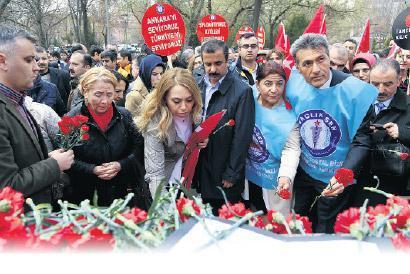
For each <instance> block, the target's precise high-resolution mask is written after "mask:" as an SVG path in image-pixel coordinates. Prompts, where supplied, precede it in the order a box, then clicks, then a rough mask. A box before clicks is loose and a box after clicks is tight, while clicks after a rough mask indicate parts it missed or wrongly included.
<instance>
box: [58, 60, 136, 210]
mask: <svg viewBox="0 0 410 274" xmlns="http://www.w3.org/2000/svg"><path fill="white" fill-rule="evenodd" d="M116 85H117V79H116V78H115V76H114V75H113V74H112V73H111V72H110V71H108V70H107V69H105V68H104V67H95V68H92V69H90V70H89V71H87V72H86V73H85V74H84V75H83V76H82V77H81V79H80V83H79V89H80V92H81V94H82V95H83V96H84V102H83V103H82V104H81V105H78V106H77V107H75V108H73V109H72V110H71V111H70V112H69V113H68V116H75V115H79V114H81V115H84V116H86V117H88V118H89V120H88V122H87V124H86V125H87V126H88V127H89V131H88V133H89V139H88V141H85V142H84V143H83V144H81V145H79V146H76V147H74V148H73V150H74V151H75V159H74V164H73V165H72V167H71V169H70V170H69V172H68V174H69V176H70V181H71V187H70V188H69V189H67V191H66V193H65V199H67V200H68V201H70V202H73V203H77V204H78V203H80V202H81V201H83V200H85V199H89V200H90V201H93V198H94V192H95V191H96V193H97V197H98V200H97V203H98V205H99V206H108V205H110V204H111V203H112V201H113V200H114V199H117V198H124V196H126V194H127V189H135V187H136V186H137V185H138V184H143V183H144V179H143V174H144V168H143V165H142V164H143V140H142V136H141V135H140V134H139V133H138V130H137V129H136V127H135V125H134V123H133V121H132V117H131V113H130V112H129V111H128V110H126V109H125V108H123V107H119V106H116V105H115V103H114V99H115V97H116V94H115V87H116Z"/></svg>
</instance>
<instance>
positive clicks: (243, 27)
mask: <svg viewBox="0 0 410 274" xmlns="http://www.w3.org/2000/svg"><path fill="white" fill-rule="evenodd" d="M247 32H253V29H252V28H251V27H250V26H242V27H241V28H240V29H239V30H238V33H237V34H236V36H235V41H236V42H237V43H238V40H239V38H240V37H241V35H242V34H244V33H247Z"/></svg>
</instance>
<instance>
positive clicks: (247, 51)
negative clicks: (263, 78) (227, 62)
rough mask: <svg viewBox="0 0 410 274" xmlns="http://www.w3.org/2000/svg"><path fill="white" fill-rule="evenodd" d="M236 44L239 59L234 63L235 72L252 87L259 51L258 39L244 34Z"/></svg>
mask: <svg viewBox="0 0 410 274" xmlns="http://www.w3.org/2000/svg"><path fill="white" fill-rule="evenodd" d="M238 43H239V47H238V51H239V58H238V61H237V62H236V69H237V72H238V74H239V75H240V76H241V77H242V78H244V80H246V81H247V82H248V83H249V85H251V86H253V85H254V84H255V79H256V70H257V68H258V64H257V63H256V57H257V55H258V51H259V48H258V39H257V38H256V36H255V33H244V34H242V35H241V37H240V38H239V41H238Z"/></svg>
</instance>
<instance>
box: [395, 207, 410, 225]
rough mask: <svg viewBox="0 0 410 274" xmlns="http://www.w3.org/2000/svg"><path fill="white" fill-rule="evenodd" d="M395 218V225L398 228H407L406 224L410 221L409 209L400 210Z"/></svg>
mask: <svg viewBox="0 0 410 274" xmlns="http://www.w3.org/2000/svg"><path fill="white" fill-rule="evenodd" d="M395 217H396V220H397V222H396V225H397V227H398V228H405V227H407V223H408V222H409V221H410V207H404V208H402V209H401V210H400V212H399V214H397V216H395Z"/></svg>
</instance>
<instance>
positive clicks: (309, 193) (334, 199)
mask: <svg viewBox="0 0 410 274" xmlns="http://www.w3.org/2000/svg"><path fill="white" fill-rule="evenodd" d="M291 53H292V55H293V57H294V59H295V61H296V68H297V71H294V72H292V75H291V76H290V79H289V81H288V83H287V90H286V93H287V95H288V99H289V100H290V102H291V104H292V107H293V108H294V110H295V113H296V115H297V117H298V118H297V123H298V126H299V129H300V135H301V143H302V153H301V158H300V162H299V168H298V172H297V175H296V177H295V180H294V196H295V205H294V210H295V212H296V213H298V214H300V215H304V216H309V218H310V219H311V221H312V223H313V229H314V231H315V232H318V233H333V225H334V222H335V219H336V216H337V214H338V213H339V212H341V211H342V210H343V209H344V208H345V207H346V206H347V203H348V201H349V191H344V192H343V185H342V184H340V183H339V182H337V181H336V179H335V178H334V173H335V172H336V170H337V169H338V168H339V167H340V166H341V165H342V164H343V162H344V160H345V157H346V154H347V151H348V149H349V145H350V142H351V140H352V139H353V136H354V135H355V133H356V130H357V128H358V127H359V125H360V124H361V122H362V119H363V118H364V116H365V114H366V111H367V109H368V107H369V105H370V104H371V103H372V101H373V99H374V98H375V97H376V94H377V92H376V90H375V89H374V88H373V87H371V86H370V85H368V84H366V83H364V82H362V81H360V80H358V79H356V78H353V77H351V76H350V77H349V75H348V74H345V73H343V72H341V71H339V70H333V69H331V68H330V57H329V46H328V43H327V41H326V39H325V38H324V37H322V36H321V35H318V34H304V35H302V36H301V37H300V38H299V39H297V40H296V41H295V42H294V43H293V45H292V48H291ZM345 81H346V82H345ZM346 83H347V84H346ZM369 88H370V89H371V91H370V92H369V93H367V92H362V93H361V92H359V91H362V89H363V90H365V89H369ZM358 102H359V103H358ZM363 104H364V105H365V109H363V107H362V105H363ZM350 113H354V115H350ZM330 184H331V185H332V187H330V186H329V185H330ZM319 195H322V196H321V197H320V198H319V199H317V201H316V204H315V206H314V207H313V208H311V205H313V203H314V201H315V199H316V197H318V196H319Z"/></svg>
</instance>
